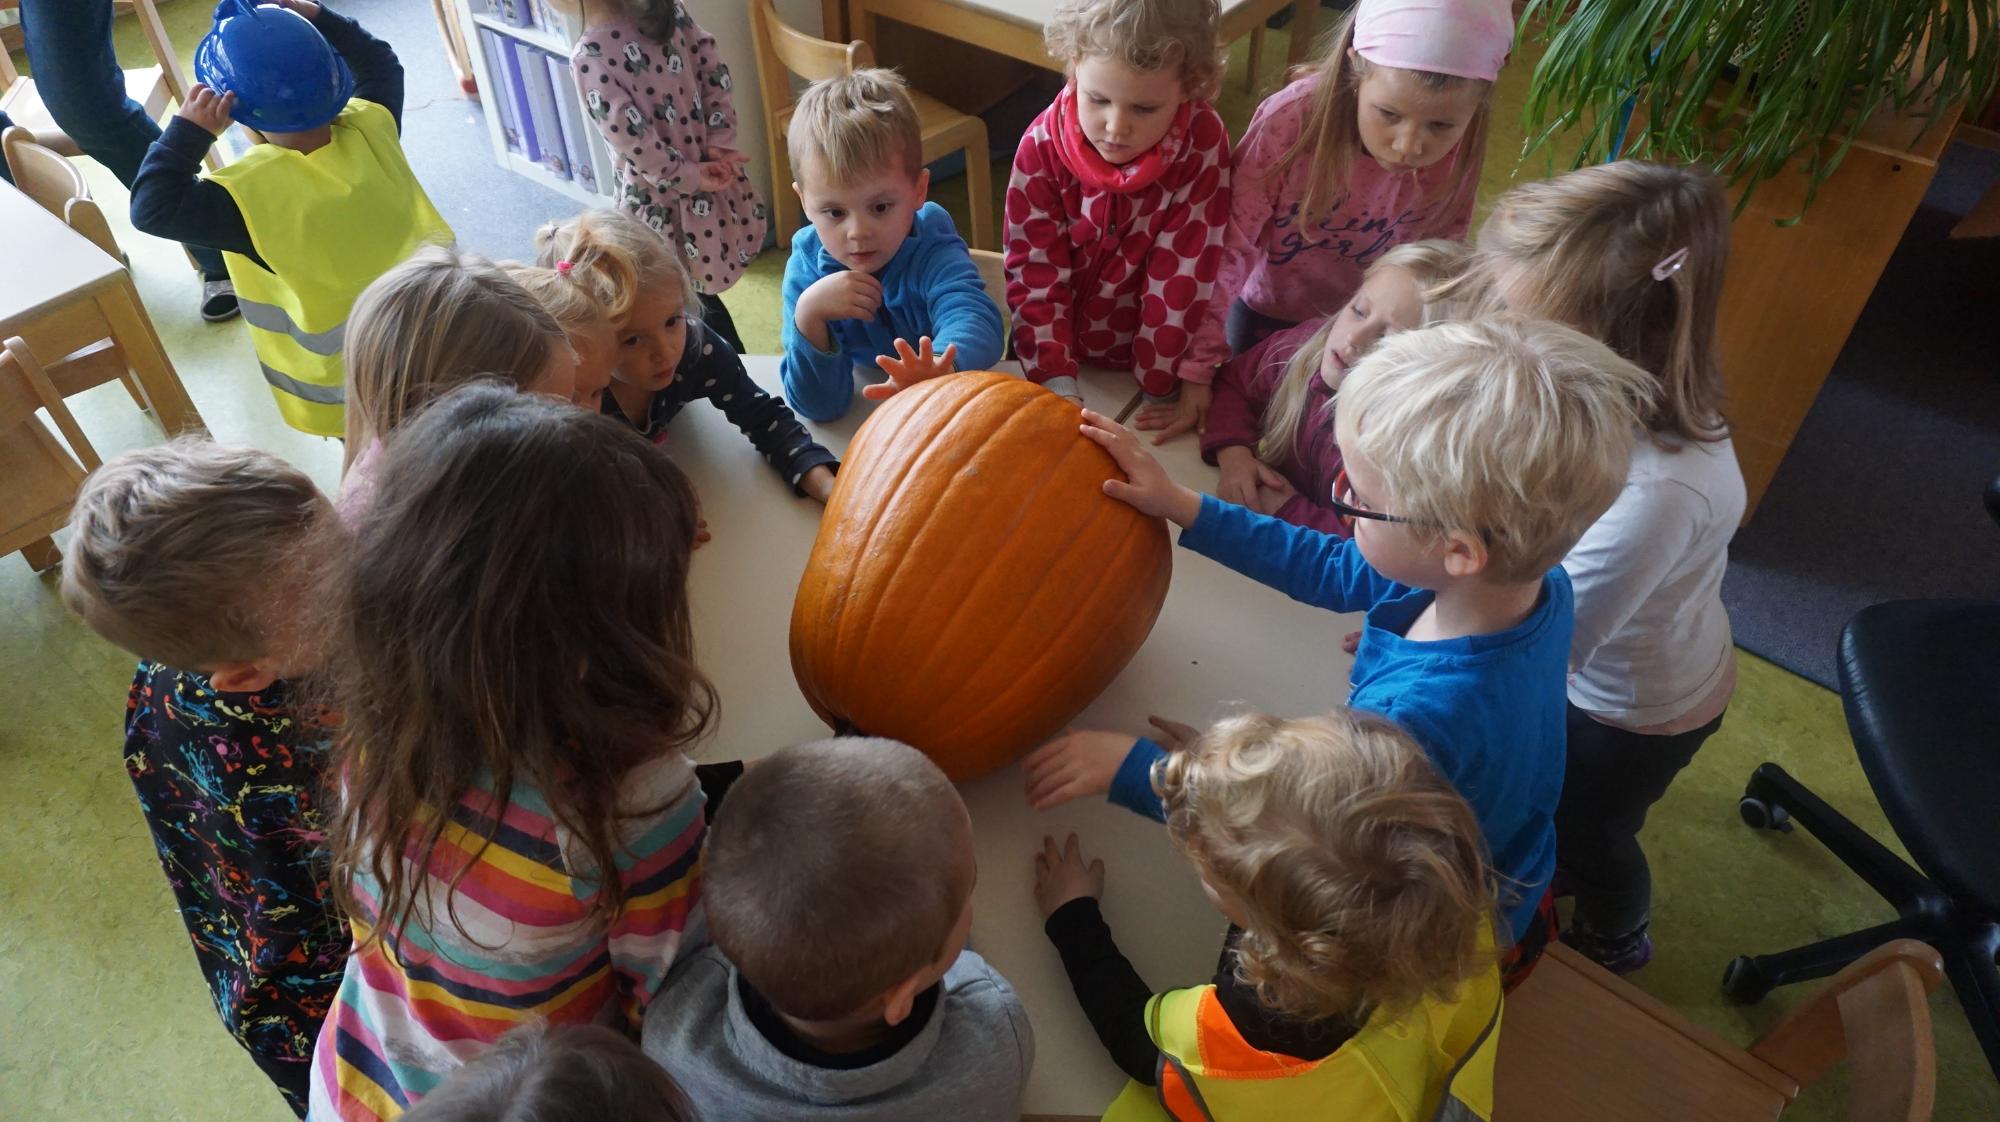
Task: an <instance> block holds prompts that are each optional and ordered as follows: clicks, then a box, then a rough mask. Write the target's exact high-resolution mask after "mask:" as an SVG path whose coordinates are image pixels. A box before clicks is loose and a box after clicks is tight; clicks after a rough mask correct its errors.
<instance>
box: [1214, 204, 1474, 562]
mask: <svg viewBox="0 0 2000 1122" xmlns="http://www.w3.org/2000/svg"><path fill="white" fill-rule="evenodd" d="M1470 252H1471V251H1470V250H1469V249H1468V248H1467V247H1466V246H1465V244H1464V243H1462V242H1447V241H1437V240H1432V241H1422V242H1414V243H1412V244H1409V245H1399V246H1397V247H1396V248H1394V249H1392V250H1390V251H1389V252H1387V253H1385V254H1383V255H1382V256H1381V257H1379V258H1376V260H1375V263H1374V264H1373V265H1370V266H1369V267H1368V273H1367V275H1366V277H1365V278H1364V279H1363V280H1362V282H1361V287H1360V289H1359V290H1357V291H1356V292H1355V293H1354V298H1353V299H1351V300H1349V301H1348V302H1347V306H1346V307H1344V308H1342V309H1340V311H1338V312H1336V313H1334V314H1333V315H1331V316H1329V317H1327V318H1325V319H1321V320H1311V321H1308V322H1306V323H1302V324H1299V325H1298V326H1296V327H1288V328H1286V329H1284V330H1283V331H1279V332H1277V333H1276V334H1273V335H1271V336H1269V337H1267V338H1265V339H1264V340H1263V341H1262V342H1260V343H1258V344H1257V345H1256V346H1254V347H1251V348H1250V349H1249V350H1248V351H1245V352H1244V353H1242V354H1240V355H1238V356H1236V357H1235V358H1233V359H1231V360H1229V364H1228V365H1227V366H1224V367H1223V368H1222V373H1221V374H1220V375H1218V376H1217V377H1216V379H1215V401H1214V404H1212V405H1211V406H1210V407H1209V410H1208V429H1207V431H1205V432H1203V433H1202V436H1201V454H1202V458H1203V459H1205V460H1207V461H1208V462H1210V463H1212V464H1216V465H1218V466H1219V467H1220V468H1221V469H1222V477H1221V479H1220V480H1219V481H1218V482H1217V484H1216V488H1215V495H1216V497H1217V498H1219V499H1221V500H1222V501H1224V502H1231V503H1236V504H1237V505H1239V506H1247V507H1250V508H1251V509H1253V510H1256V511H1258V512H1259V513H1261V514H1269V515H1274V516H1276V517H1278V518H1282V519H1284V520H1285V521H1287V522H1295V523H1297V524H1299V525H1301V526H1310V527H1312V528H1313V529H1315V530H1324V531H1326V532H1327V533H1329V534H1340V535H1342V536H1346V535H1347V534H1349V533H1351V532H1352V528H1351V527H1350V526H1349V524H1348V522H1347V520H1346V519H1345V518H1343V517H1341V515H1340V513H1339V512H1338V511H1336V510H1334V509H1333V507H1332V505H1331V504H1330V503H1329V501H1328V500H1329V499H1330V498H1331V496H1332V495H1333V484H1334V480H1336V479H1338V478H1339V477H1340V445H1338V444H1336V443H1334V440H1333V414H1334V403H1335V402H1336V401H1337V400H1338V398H1339V396H1340V384H1341V382H1342V381H1343V380H1344V379H1345V378H1346V377H1347V372H1348V370H1349V369H1351V368H1352V367H1353V366H1354V364H1355V363H1357V362H1359V361H1361V358H1362V356H1364V355H1366V354H1367V353H1368V352H1369V350H1370V349H1371V348H1373V347H1374V346H1375V344H1376V343H1378V342H1380V341H1381V340H1382V338H1383V336H1385V335H1389V334H1393V333H1394V332H1397V331H1406V330H1408V329H1410V328H1412V327H1415V326H1417V325H1418V324H1420V323H1422V322H1423V320H1424V317H1425V313H1426V311H1427V309H1426V308H1425V304H1424V300H1425V296H1426V294H1427V292H1428V291H1429V290H1430V289H1431V288H1432V287H1434V286H1436V285H1437V284H1439V283H1440V282H1442V281H1446V280H1449V279H1450V278H1451V277H1452V276H1453V275H1455V274H1456V273H1457V272H1458V271H1459V270H1460V269H1461V268H1463V266H1464V263H1465V259H1466V257H1467V255H1468V254H1469V253H1470Z"/></svg>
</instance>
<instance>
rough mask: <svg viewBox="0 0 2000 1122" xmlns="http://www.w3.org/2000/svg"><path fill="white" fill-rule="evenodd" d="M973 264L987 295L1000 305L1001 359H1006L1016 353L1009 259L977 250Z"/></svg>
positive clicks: (1002, 255) (990, 252)
mask: <svg viewBox="0 0 2000 1122" xmlns="http://www.w3.org/2000/svg"><path fill="white" fill-rule="evenodd" d="M972 263H973V264H974V265H977V266H978V267H979V280H980V282H981V283H983V284H984V285H985V286H986V295H988V296H991V297H993V302H994V303H995V304H998V305H1000V339H1001V343H1000V357H1001V358H1002V359H1005V358H1006V357H1007V356H1008V355H1010V354H1012V353H1014V338H1013V317H1011V316H1009V315H1008V314H1007V257H1006V255H1005V254H1002V253H995V252H993V251H992V250H990V249H975V250H973V251H972Z"/></svg>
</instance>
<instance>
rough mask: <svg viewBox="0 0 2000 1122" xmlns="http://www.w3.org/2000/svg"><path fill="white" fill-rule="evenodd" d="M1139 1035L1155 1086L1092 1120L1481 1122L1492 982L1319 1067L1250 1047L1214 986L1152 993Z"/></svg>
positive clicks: (1366, 1031)
mask: <svg viewBox="0 0 2000 1122" xmlns="http://www.w3.org/2000/svg"><path fill="white" fill-rule="evenodd" d="M1146 1027H1147V1031H1148V1032H1149V1033H1150V1034H1151V1036H1152V1038H1153V1043H1155V1044H1157V1045H1158V1046H1159V1048H1160V1058H1159V1065H1158V1068H1157V1070H1156V1074H1157V1077H1158V1079H1157V1082H1158V1085H1157V1086H1155V1087H1147V1086H1144V1085H1142V1084H1139V1083H1137V1082H1130V1083H1127V1084H1126V1085H1125V1090H1124V1091H1123V1093H1121V1094H1120V1095H1119V1096H1118V1098H1117V1099H1116V1100H1115V1101H1113V1102H1112V1104H1111V1107H1110V1109H1109V1110H1107V1111H1105V1114H1104V1122H1139V1120H1141V1119H1143V1120H1147V1122H1158V1120H1161V1119H1171V1120H1174V1122H1266V1120H1270V1122H1277V1120H1280V1119H1284V1120H1290V1119H1313V1118H1326V1119H1339V1120H1341V1122H1472V1120H1474V1119H1478V1120H1481V1122H1484V1120H1486V1119H1490V1118H1492V1116H1493V1062H1494V1057H1495V1056H1496V1055H1497V1054H1498V1052H1499V1045H1500V974H1499V971H1498V970H1497V969H1493V968H1489V969H1488V970H1487V971H1486V972H1485V973H1484V974H1481V975H1480V976H1478V977H1477V978H1474V979H1473V980H1472V981H1470V982H1468V983H1466V985H1465V987H1464V988H1463V989H1462V990H1461V991H1460V993H1459V995H1458V1000H1456V1001H1452V1002H1441V1001H1425V1002H1424V1003H1423V1004H1421V1005H1419V1006H1417V1007H1416V1008H1415V1009H1412V1010H1410V1011H1409V1012H1407V1013H1405V1014H1404V1015H1403V1016H1401V1017H1397V1018H1395V1019H1393V1020H1391V1019H1387V1018H1385V1017H1382V1016H1379V1015H1378V1016H1376V1017H1375V1018H1374V1019H1372V1020H1370V1021H1369V1022H1368V1024H1367V1025H1366V1026H1364V1027H1363V1028H1362V1030H1361V1031H1360V1032H1359V1033H1356V1034H1355V1035H1354V1037H1353V1038H1352V1039H1350V1040H1348V1041H1347V1043H1345V1044H1343V1045H1341V1046H1340V1048H1339V1049H1338V1050H1336V1051H1335V1052H1334V1053H1333V1055H1331V1056H1328V1057H1326V1058H1325V1059H1321V1060H1298V1059H1293V1058H1291V1057H1288V1056H1280V1055H1276V1054H1274V1053H1271V1052H1264V1051H1259V1050H1258V1049H1256V1048H1253V1047H1251V1046H1250V1045H1249V1044H1248V1043H1247V1042H1245V1041H1244V1039H1243V1036H1242V1034H1241V1033H1239V1032H1237V1031H1236V1026H1235V1025H1234V1024H1232V1023H1231V1022H1230V1020H1229V1015H1228V1014H1227V1013H1225V1012H1224V1011H1223V1008H1222V1002H1221V1001H1220V1000H1218V999H1217V998H1216V996H1215V987H1214V986H1199V987H1196V988H1194V989H1185V990H1172V991H1169V992H1167V993H1163V994H1157V995H1155V996H1154V997H1153V1000H1152V1001H1151V1002H1149V1003H1148V1004H1147V1006H1146Z"/></svg>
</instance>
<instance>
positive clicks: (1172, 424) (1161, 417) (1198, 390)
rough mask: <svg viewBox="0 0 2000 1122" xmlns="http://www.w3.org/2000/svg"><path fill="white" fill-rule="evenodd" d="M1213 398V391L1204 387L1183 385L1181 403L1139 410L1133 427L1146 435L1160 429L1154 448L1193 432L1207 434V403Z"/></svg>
mask: <svg viewBox="0 0 2000 1122" xmlns="http://www.w3.org/2000/svg"><path fill="white" fill-rule="evenodd" d="M1214 397H1215V394H1214V391H1213V390H1211V389H1209V387H1208V386H1207V385H1205V384H1203V383H1200V382H1182V383H1181V396H1180V400H1178V401H1175V402H1173V403H1171V404H1167V405H1148V406H1146V407H1145V408H1143V409H1141V410H1139V415H1138V416H1137V417H1135V418H1133V423H1134V424H1136V425H1138V426H1139V427H1140V428H1141V429H1143V430H1145V431H1147V432H1152V431H1153V430H1155V429H1158V430H1159V435H1158V436H1155V437H1154V438H1153V443H1155V444H1165V443H1166V442H1167V441H1169V440H1172V439H1173V438H1174V437H1176V436H1179V435H1180V434H1182V433H1184V432H1188V431H1190V430H1192V431H1193V432H1196V433H1201V432H1205V431H1207V429H1208V403H1209V402H1210V401H1212V400H1214Z"/></svg>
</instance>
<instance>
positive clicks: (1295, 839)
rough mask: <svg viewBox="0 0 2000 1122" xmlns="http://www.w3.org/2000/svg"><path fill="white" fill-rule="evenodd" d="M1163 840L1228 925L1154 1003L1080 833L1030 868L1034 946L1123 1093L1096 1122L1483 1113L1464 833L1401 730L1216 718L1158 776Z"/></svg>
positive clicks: (1369, 723)
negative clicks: (1221, 948)
mask: <svg viewBox="0 0 2000 1122" xmlns="http://www.w3.org/2000/svg"><path fill="white" fill-rule="evenodd" d="M1153 782H1155V783H1157V786H1158V788H1159V791H1160V793H1161V798H1162V801H1163V802H1164V804H1165V806H1166V812H1167V831H1168V833H1169V835H1170V836H1171V837H1172V838H1173V842H1174V847H1175V848H1176V849H1179V850H1180V851H1181V854H1182V855H1183V856H1185V857H1186V858H1187V859H1188V860H1189V861H1190V862H1191V863H1193V865H1194V867H1195V870H1196V871H1197V872H1198V873H1199V874H1200V875H1201V882H1202V888H1203V889H1204V890H1205V891H1206V892H1207V893H1208V896H1209V899H1210V900H1212V901H1214V903H1215V905H1216V907H1217V908H1218V909H1220V910H1221V911H1222V913H1223V914H1224V915H1226V916H1228V917H1229V919H1230V921H1231V922H1232V923H1233V924H1235V925H1236V927H1237V928H1239V929H1240V930H1241V933H1242V934H1241V937H1240V939H1238V940H1237V941H1236V942H1235V943H1234V944H1233V945H1232V946H1231V947H1230V948H1229V950H1228V951H1226V952H1225V954H1224V956H1223V961H1222V963H1221V964H1220V966H1219V967H1218V969H1217V971H1216V974H1215V978H1214V980H1213V981H1211V982H1210V983H1208V984H1207V985H1201V986H1194V987H1191V988H1187V989H1176V990H1169V991H1167V992H1165V993H1161V994H1158V995H1155V994H1153V992H1152V989H1151V987H1149V986H1148V985H1147V984H1146V982H1145V980H1144V979H1142V978H1141V977H1140V976H1139V973H1138V971H1137V970H1134V969H1133V968H1132V964H1131V962H1129V961H1128V960H1127V959H1126V958H1125V956H1124V954H1123V953H1122V952H1120V951H1119V949H1118V945H1117V943H1116V942H1114V941H1113V940H1112V937H1111V929H1110V927H1108V926H1107V925H1106V924H1105V922H1104V917H1103V915H1102V914H1101V913H1100V912H1099V911H1098V905H1097V900H1098V897H1100V896H1102V895H1103V893H1104V863H1103V862H1101V861H1091V862H1088V863H1086V862H1085V861H1084V858H1083V855H1082V853H1081V851H1080V849H1079V848H1078V845H1077V840H1076V835H1075V834H1071V835H1070V837H1069V841H1068V844H1067V845H1065V846H1064V847H1063V848H1061V849H1058V848H1057V847H1056V844H1055V841H1054V840H1053V839H1044V840H1043V843H1042V851H1041V852H1040V853H1038V854H1037V855H1036V856H1035V902H1036V903H1037V904H1038V905H1039V906H1040V908H1041V911H1042V914H1043V916H1045V917H1046V924H1045V927H1044V929H1045V930H1046V932H1047V934H1048V937H1049V940H1050V941H1051V942H1053V943H1054V944H1055V945H1056V949H1057V950H1058V951H1059V952H1060V953H1061V955H1062V960H1063V968H1064V969H1065V971H1066V972H1067V973H1068V974H1069V977H1070V984H1071V986H1072V987H1073V988H1074V989H1075V991H1076V996H1077V1000H1078V1001H1079V1002H1081V1003H1082V1005H1083V1009H1084V1014H1085V1015H1086V1016H1087V1017H1088V1018H1089V1019H1090V1023H1091V1027H1092V1028H1093V1029H1095V1030H1096V1031H1097V1035H1098V1039H1099V1040H1101V1041H1103V1043H1104V1046H1105V1048H1106V1050H1108V1051H1109V1052H1110V1053H1111V1057H1112V1059H1113V1060H1114V1061H1115V1062H1116V1063H1117V1064H1118V1066H1119V1067H1120V1068H1121V1069H1123V1070H1124V1072H1125V1073H1126V1074H1127V1075H1129V1076H1130V1077H1131V1082H1129V1083H1127V1084H1126V1085H1125V1090H1124V1092H1123V1093H1122V1094H1120V1095H1119V1096H1118V1099H1117V1101H1115V1102H1113V1103H1112V1104H1111V1107H1110V1109H1109V1110H1107V1111H1106V1112H1105V1115H1104V1117H1105V1118H1106V1119H1107V1120H1109V1122H1135V1120H1138V1119H1154V1118H1174V1119H1189V1120H1194V1119H1210V1118H1266V1119H1273V1120H1275V1119H1305V1118H1326V1119H1334V1118H1337V1119H1342V1120H1343V1122H1398V1120H1401V1119H1408V1118H1426V1119H1430V1118H1458V1119H1472V1118H1479V1119H1484V1118H1489V1117H1491V1116H1492V1112H1493V1064H1494V1057H1495V1055H1496V1054H1497V1052H1498V1051H1499V1039H1500V1038H1499V1031H1500V1005H1501V1001H1500V979H1499V973H1498V971H1497V970H1496V969H1495V967H1494V947H1493V942H1494V941H1493V920H1494V901H1493V887H1492V883H1491V880H1490V874H1489V870H1488V869H1487V866H1486V860H1485V855H1484V846H1483V845H1482V843H1481V841H1480V836H1479V823H1478V821H1477V819H1475V818H1474V817H1473V814H1472V810H1471V808H1469V807H1467V806H1466V805H1465V800H1464V799H1462V798H1460V797H1459V796H1458V794H1457V793H1456V792H1454V791H1453V790H1452V789H1451V785H1450V784H1449V783H1447V782H1446V781H1445V780H1444V778H1443V777H1441V776H1440V775H1438V773H1437V770H1436V769H1435V768H1433V767H1432V766H1431V764H1430V762H1429V761H1428V760H1426V759H1425V758H1424V753H1423V749H1422V748H1420V747H1418V746H1417V744H1416V742H1415V741H1413V740H1411V739H1410V737H1409V736H1408V735H1407V734H1405V733H1404V732H1403V731H1402V730H1400V729H1398V728H1396V727H1395V726H1394V725H1392V724H1390V723H1389V722H1388V721H1387V720H1384V719H1383V718H1381V717H1378V716H1375V715H1374V714H1370V713H1362V712H1357V711H1353V710H1348V709H1335V710H1334V711H1332V712H1330V713H1327V714H1325V715H1324V716H1318V717H1306V718H1302V719H1299V720H1290V721H1285V720H1279V719H1277V718H1275V717H1266V716H1261V715H1246V716H1239V717H1232V718H1229V719H1227V720H1224V721H1221V722H1219V723H1218V724H1216V725H1215V727H1213V728H1211V729H1209V730H1208V732H1207V733H1206V734H1204V735H1202V736H1200V737H1199V738H1197V739H1195V740H1194V741H1193V742H1192V743H1191V744H1188V745H1186V746H1184V747H1182V748H1181V749H1179V750H1177V751H1175V752H1172V753H1170V754H1169V755H1168V756H1167V757H1166V758H1165V759H1163V760H1161V761H1159V762H1158V763H1157V764H1156V765H1155V767H1154V779H1153Z"/></svg>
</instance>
